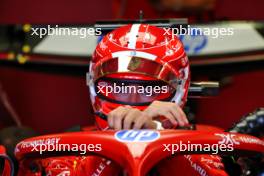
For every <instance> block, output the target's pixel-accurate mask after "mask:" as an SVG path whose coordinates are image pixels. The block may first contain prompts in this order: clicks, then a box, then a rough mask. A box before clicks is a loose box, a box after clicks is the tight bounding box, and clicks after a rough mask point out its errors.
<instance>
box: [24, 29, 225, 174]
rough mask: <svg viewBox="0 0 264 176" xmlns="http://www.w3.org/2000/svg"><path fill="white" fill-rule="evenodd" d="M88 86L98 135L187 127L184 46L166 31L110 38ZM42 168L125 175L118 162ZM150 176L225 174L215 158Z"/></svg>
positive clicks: (169, 166) (71, 160)
mask: <svg viewBox="0 0 264 176" xmlns="http://www.w3.org/2000/svg"><path fill="white" fill-rule="evenodd" d="M87 84H88V86H89V90H90V98H91V102H92V104H93V109H94V112H95V122H96V128H97V129H98V130H111V129H114V130H121V129H157V130H162V129H165V128H176V127H178V126H186V125H188V119H187V117H186V115H185V114H184V112H183V110H182V108H183V106H184V104H185V103H186V99H187V93H188V88H189V84H190V71H189V62H188V58H187V56H186V53H185V51H184V47H183V45H182V43H181V42H180V41H179V39H178V38H177V37H176V36H174V35H172V34H171V33H170V32H168V31H166V30H165V29H162V28H158V27H155V26H151V25H148V24H132V25H127V26H123V27H120V28H118V29H116V30H113V31H112V32H110V33H108V34H107V35H106V36H105V37H104V38H103V39H102V40H101V41H100V43H99V44H98V45H97V47H96V49H95V51H94V54H93V57H92V60H91V62H90V70H89V73H88V74H87ZM117 150H118V149H117ZM40 165H41V167H42V168H43V169H42V172H43V170H44V173H45V174H46V175H52V176H53V175H80V176H118V175H122V174H123V173H122V171H121V169H120V168H119V166H118V165H116V164H115V163H114V162H112V161H109V160H107V159H104V158H100V157H98V156H80V157H76V156H69V157H52V158H47V159H42V160H41V161H40ZM20 169H23V168H20ZM25 174H26V175H30V173H28V172H27V171H25ZM33 175H34V174H33ZM149 175H156V176H158V175H161V176H168V175H185V176H195V175H202V176H205V175H208V176H216V175H220V176H225V175H227V173H226V172H225V171H224V166H223V164H222V163H221V158H220V157H219V156H217V155H183V156H177V157H173V158H170V159H166V160H164V161H163V162H162V163H160V164H158V165H157V166H156V167H155V169H153V170H152V171H151V173H149Z"/></svg>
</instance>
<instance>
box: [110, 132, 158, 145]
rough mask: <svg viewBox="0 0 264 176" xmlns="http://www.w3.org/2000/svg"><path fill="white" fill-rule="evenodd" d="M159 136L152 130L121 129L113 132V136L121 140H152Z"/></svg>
mask: <svg viewBox="0 0 264 176" xmlns="http://www.w3.org/2000/svg"><path fill="white" fill-rule="evenodd" d="M159 137H160V133H159V132H158V131H153V130H122V131H118V132H116V133H115V138H116V139H117V140H118V141H121V142H152V141H155V140H157V139H158V138H159Z"/></svg>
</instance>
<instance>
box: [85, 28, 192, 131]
mask: <svg viewBox="0 0 264 176" xmlns="http://www.w3.org/2000/svg"><path fill="white" fill-rule="evenodd" d="M87 84H88V86H89V88H90V98H91V101H92V105H93V108H94V111H95V112H96V114H97V115H98V116H96V122H97V125H98V126H99V127H100V128H105V127H107V123H106V121H105V119H104V118H103V117H102V114H104V115H107V114H108V113H109V112H110V111H112V110H113V109H115V108H117V107H118V106H122V105H131V106H133V107H136V108H138V109H140V110H143V109H144V108H146V106H147V105H149V104H150V103H152V102H153V101H155V100H160V101H172V102H175V103H177V104H178V105H180V106H181V107H183V106H184V104H185V102H186V99H187V93H188V88H189V84H190V72H189V61H188V58H187V56H186V53H185V51H184V47H183V44H182V43H181V41H180V40H179V39H178V38H177V36H175V35H172V33H170V32H168V30H165V29H162V28H158V27H156V26H151V25H148V24H131V25H127V26H123V27H120V28H117V29H115V30H113V31H112V32H110V33H108V34H107V35H106V36H105V37H104V38H103V39H102V40H101V41H100V43H99V44H98V45H97V47H96V49H95V51H94V53H93V57H92V60H91V62H90V70H89V73H88V74H87Z"/></svg>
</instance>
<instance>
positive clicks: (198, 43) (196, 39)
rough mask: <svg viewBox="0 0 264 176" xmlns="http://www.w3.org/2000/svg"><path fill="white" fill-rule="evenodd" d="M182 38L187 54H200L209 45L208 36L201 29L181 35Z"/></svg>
mask: <svg viewBox="0 0 264 176" xmlns="http://www.w3.org/2000/svg"><path fill="white" fill-rule="evenodd" d="M179 38H180V40H181V41H182V43H183V45H184V49H185V51H186V52H187V54H199V53H200V52H201V51H202V50H203V49H204V48H205V47H206V45H207V43H208V38H207V36H206V35H204V34H203V32H202V31H201V30H198V29H197V30H196V32H195V33H192V34H188V35H180V36H179Z"/></svg>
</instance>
